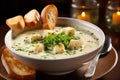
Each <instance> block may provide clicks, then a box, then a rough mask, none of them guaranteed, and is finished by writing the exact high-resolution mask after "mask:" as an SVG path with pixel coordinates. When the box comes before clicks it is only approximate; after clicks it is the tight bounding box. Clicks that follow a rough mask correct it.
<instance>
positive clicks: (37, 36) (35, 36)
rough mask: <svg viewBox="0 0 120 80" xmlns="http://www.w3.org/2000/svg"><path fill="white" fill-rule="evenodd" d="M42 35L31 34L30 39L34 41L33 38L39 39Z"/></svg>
mask: <svg viewBox="0 0 120 80" xmlns="http://www.w3.org/2000/svg"><path fill="white" fill-rule="evenodd" d="M41 39H42V36H41V35H40V34H33V35H32V36H31V41H35V40H41Z"/></svg>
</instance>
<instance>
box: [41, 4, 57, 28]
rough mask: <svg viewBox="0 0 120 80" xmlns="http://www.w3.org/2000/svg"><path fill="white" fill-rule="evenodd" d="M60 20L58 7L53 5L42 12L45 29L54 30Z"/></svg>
mask: <svg viewBox="0 0 120 80" xmlns="http://www.w3.org/2000/svg"><path fill="white" fill-rule="evenodd" d="M57 18H58V10H57V7H56V6H55V5H53V4H50V5H47V6H45V7H44V8H43V10H42V12H41V19H42V21H43V29H50V30H52V29H54V28H55V26H56V22H57Z"/></svg>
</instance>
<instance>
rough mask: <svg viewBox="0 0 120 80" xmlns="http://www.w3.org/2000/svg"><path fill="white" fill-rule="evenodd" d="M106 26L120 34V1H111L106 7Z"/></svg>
mask: <svg viewBox="0 0 120 80" xmlns="http://www.w3.org/2000/svg"><path fill="white" fill-rule="evenodd" d="M105 18H106V26H107V27H108V29H110V30H112V31H115V32H120V0H109V1H108V3H107V7H106V16H105Z"/></svg>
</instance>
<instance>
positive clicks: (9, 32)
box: [4, 17, 105, 61]
mask: <svg viewBox="0 0 120 80" xmlns="http://www.w3.org/2000/svg"><path fill="white" fill-rule="evenodd" d="M59 19H66V20H70V19H72V20H74V21H77V22H83V23H84V24H85V23H86V24H87V25H92V26H93V27H95V28H96V29H98V30H99V31H100V33H101V34H102V36H103V39H102V42H101V43H100V44H99V46H98V47H97V48H95V49H93V50H92V51H90V52H88V53H85V54H82V55H77V56H73V57H67V58H60V59H41V58H35V57H29V56H24V55H21V54H18V53H16V51H15V50H13V49H11V48H10V45H8V36H9V35H10V34H11V33H12V30H11V29H10V30H9V31H8V32H7V33H6V35H5V38H4V42H5V45H6V47H7V48H8V49H9V50H10V51H11V52H12V54H13V55H14V54H17V55H19V56H21V57H24V58H28V59H34V60H41V61H55V60H56V61H57V60H68V59H73V58H79V57H82V56H85V55H87V54H89V53H92V52H94V51H96V50H97V49H99V48H100V47H102V46H103V44H104V41H105V34H104V32H103V31H102V29H100V28H99V27H98V26H96V25H95V24H92V23H90V22H87V21H84V20H79V19H75V18H68V17H58V20H59Z"/></svg>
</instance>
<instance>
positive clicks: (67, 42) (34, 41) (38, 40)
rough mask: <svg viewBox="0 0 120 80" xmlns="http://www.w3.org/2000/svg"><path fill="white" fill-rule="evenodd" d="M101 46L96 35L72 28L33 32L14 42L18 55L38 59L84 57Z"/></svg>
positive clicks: (21, 35)
mask: <svg viewBox="0 0 120 80" xmlns="http://www.w3.org/2000/svg"><path fill="white" fill-rule="evenodd" d="M98 45H99V40H98V38H97V37H96V36H95V35H94V33H92V32H90V31H87V30H77V29H75V28H72V27H56V28H55V29H54V30H32V31H27V32H24V33H22V34H20V35H19V36H18V37H16V38H15V39H13V40H12V49H14V50H15V51H16V52H17V53H19V54H22V55H25V56H29V57H34V58H37V59H62V58H69V57H73V56H77V55H83V54H86V53H87V52H90V51H92V50H94V49H95V48H96V47H98Z"/></svg>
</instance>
